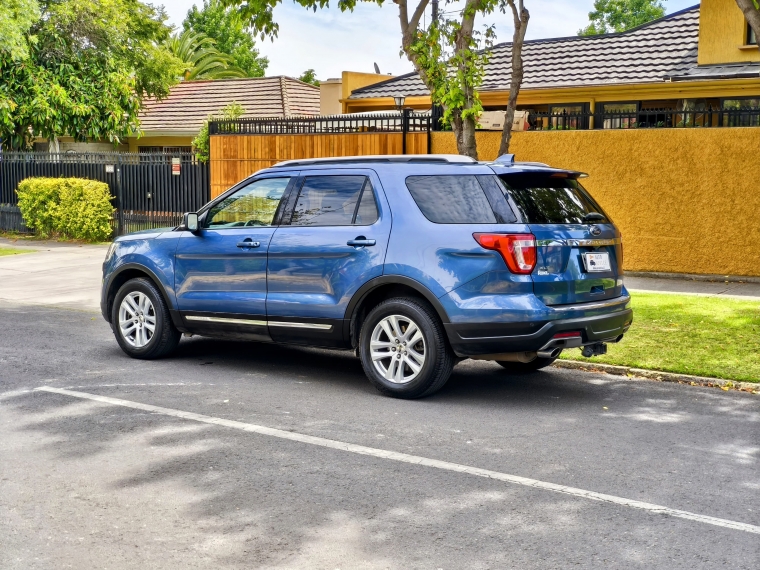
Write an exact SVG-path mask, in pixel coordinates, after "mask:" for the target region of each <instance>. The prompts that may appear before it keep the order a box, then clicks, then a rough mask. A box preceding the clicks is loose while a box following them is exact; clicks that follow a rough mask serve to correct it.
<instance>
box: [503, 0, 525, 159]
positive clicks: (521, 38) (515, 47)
mask: <svg viewBox="0 0 760 570" xmlns="http://www.w3.org/2000/svg"><path fill="white" fill-rule="evenodd" d="M508 4H509V7H510V9H511V10H512V20H513V21H514V25H515V31H514V34H513V36H512V77H511V80H510V83H509V99H508V101H507V113H506V116H505V117H504V130H503V131H502V133H501V144H500V145H499V155H500V156H501V155H503V154H507V153H508V152H509V145H510V143H511V142H512V124H513V123H514V120H515V109H517V96H518V95H519V94H520V86H521V85H522V80H523V59H522V49H523V43H524V42H525V32H526V31H527V30H528V20H530V13H529V12H528V10H526V9H525V6H524V5H523V0H519V3H518V5H517V6H515V3H514V0H508Z"/></svg>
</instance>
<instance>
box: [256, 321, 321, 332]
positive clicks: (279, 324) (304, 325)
mask: <svg viewBox="0 0 760 570" xmlns="http://www.w3.org/2000/svg"><path fill="white" fill-rule="evenodd" d="M269 326H270V327H290V328H294V329H317V330H320V331H331V330H332V328H333V326H332V325H323V324H320V323H286V322H283V321H269Z"/></svg>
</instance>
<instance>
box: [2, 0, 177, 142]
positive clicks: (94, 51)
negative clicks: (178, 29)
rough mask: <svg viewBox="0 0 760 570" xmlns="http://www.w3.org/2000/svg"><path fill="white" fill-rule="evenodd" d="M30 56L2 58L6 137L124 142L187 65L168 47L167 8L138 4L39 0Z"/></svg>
mask: <svg viewBox="0 0 760 570" xmlns="http://www.w3.org/2000/svg"><path fill="white" fill-rule="evenodd" d="M39 4H40V8H41V17H40V18H38V19H37V20H36V21H35V22H34V23H33V24H32V26H31V28H30V30H29V32H28V37H29V38H33V41H29V57H28V58H26V59H24V60H21V61H17V60H15V59H14V57H13V55H12V53H11V52H10V51H0V138H2V143H3V146H4V147H6V148H7V147H13V148H23V147H26V146H28V145H29V144H30V143H31V140H32V139H33V138H34V137H36V136H39V137H46V138H49V139H51V140H55V139H56V138H57V137H60V136H63V135H69V136H72V137H74V139H75V140H77V141H86V140H88V139H97V140H109V141H111V142H114V143H118V142H120V141H121V139H122V138H123V137H125V136H128V135H131V134H134V133H135V132H137V131H138V129H139V123H138V119H137V114H138V111H139V108H140V102H141V99H142V98H144V97H156V98H161V97H165V96H166V95H167V94H168V93H169V88H170V87H171V86H172V85H173V84H174V83H176V81H177V77H178V76H179V74H180V72H181V70H182V66H181V62H180V61H179V60H178V59H177V58H176V57H174V56H173V55H172V54H171V53H170V52H169V51H168V50H167V49H166V48H165V47H164V46H163V42H164V41H165V40H166V38H167V37H168V36H169V31H170V29H169V27H168V26H166V24H165V20H166V14H165V13H164V12H163V8H159V9H157V8H154V7H153V6H150V5H148V4H144V3H142V2H140V1H139V0H41V1H40V2H39Z"/></svg>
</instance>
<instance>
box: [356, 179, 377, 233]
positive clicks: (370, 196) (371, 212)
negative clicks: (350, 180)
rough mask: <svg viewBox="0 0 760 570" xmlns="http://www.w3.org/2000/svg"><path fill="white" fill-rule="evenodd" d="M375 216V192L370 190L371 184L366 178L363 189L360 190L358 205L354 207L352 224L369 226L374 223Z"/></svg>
mask: <svg viewBox="0 0 760 570" xmlns="http://www.w3.org/2000/svg"><path fill="white" fill-rule="evenodd" d="M377 218H378V213H377V202H376V201H375V192H374V191H373V190H372V184H370V183H369V180H367V182H366V183H365V184H364V190H362V197H361V198H360V199H359V207H358V208H357V209H356V218H355V219H354V224H356V225H357V226H369V225H372V224H374V223H375V222H376V221H377Z"/></svg>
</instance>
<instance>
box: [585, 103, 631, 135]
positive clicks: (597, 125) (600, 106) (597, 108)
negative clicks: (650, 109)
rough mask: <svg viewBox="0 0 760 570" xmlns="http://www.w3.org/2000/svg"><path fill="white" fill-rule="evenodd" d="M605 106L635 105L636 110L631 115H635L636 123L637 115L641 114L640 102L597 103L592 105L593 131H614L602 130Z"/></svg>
mask: <svg viewBox="0 0 760 570" xmlns="http://www.w3.org/2000/svg"><path fill="white" fill-rule="evenodd" d="M605 105H636V110H635V111H634V112H633V113H635V114H636V121H638V120H639V113H641V101H597V102H596V104H595V105H594V130H597V129H600V130H603V131H604V130H606V131H612V130H616V129H615V128H609V129H605V128H604V118H605V110H604V106H605ZM633 113H632V114H633Z"/></svg>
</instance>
